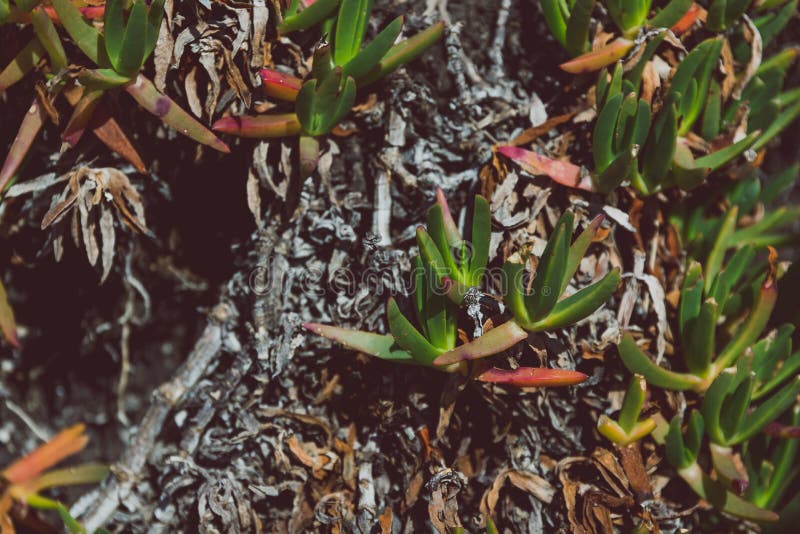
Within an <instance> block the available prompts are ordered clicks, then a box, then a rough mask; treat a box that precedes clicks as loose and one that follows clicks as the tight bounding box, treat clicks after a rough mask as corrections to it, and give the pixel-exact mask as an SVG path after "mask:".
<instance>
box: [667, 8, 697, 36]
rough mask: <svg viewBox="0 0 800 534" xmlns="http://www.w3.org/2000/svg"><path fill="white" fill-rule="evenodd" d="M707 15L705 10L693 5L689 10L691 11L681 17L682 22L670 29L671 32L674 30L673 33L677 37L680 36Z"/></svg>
mask: <svg viewBox="0 0 800 534" xmlns="http://www.w3.org/2000/svg"><path fill="white" fill-rule="evenodd" d="M705 13H706V10H705V9H703V8H702V7H701V6H699V5H698V4H697V3H693V4H692V7H690V8H689V11H687V12H686V14H685V15H684V16H683V17H681V20H679V21H678V22H676V23H675V24H674V25H673V26H672V28H670V30H672V33H674V34H675V35H680V34H682V33H683V32H685V31H686V30H688V29H689V28H691V27H692V26H694V23H695V22H697V20H698V19H699V18H700V17H701V16H705Z"/></svg>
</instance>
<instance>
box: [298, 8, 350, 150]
mask: <svg viewBox="0 0 800 534" xmlns="http://www.w3.org/2000/svg"><path fill="white" fill-rule="evenodd" d="M314 5H316V4H314ZM341 84H342V69H341V67H336V68H335V69H334V70H333V71H332V72H331V74H330V75H329V76H327V77H326V78H325V79H324V80H322V81H319V80H317V79H311V80H308V81H307V82H305V83H304V84H303V87H302V88H301V89H300V92H299V93H298V94H297V116H298V118H299V120H300V124H301V125H302V126H303V130H304V132H305V133H306V134H307V135H310V136H312V137H314V136H318V135H324V134H326V133H328V132H329V131H330V130H331V129H333V127H334V126H336V125H337V124H338V123H339V122H340V121H341V120H342V119H343V118H344V116H345V115H346V114H347V113H348V112H349V111H350V109H351V108H352V107H353V103H354V102H355V98H356V84H355V81H354V80H353V78H351V77H348V78H347V79H346V80H344V86H343V87H341Z"/></svg>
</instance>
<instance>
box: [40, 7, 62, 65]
mask: <svg viewBox="0 0 800 534" xmlns="http://www.w3.org/2000/svg"><path fill="white" fill-rule="evenodd" d="M31 24H32V26H33V31H34V32H35V33H36V38H37V39H39V42H40V43H42V46H43V47H44V49H45V50H47V55H48V56H49V57H50V66H51V67H53V70H54V71H57V70H61V69H63V68H65V67H66V66H67V54H66V52H64V47H63V46H62V45H61V39H60V38H59V37H58V32H57V31H56V27H55V25H53V21H52V20H50V17H49V16H48V15H47V12H46V11H45V10H44V9H34V10H33V11H31Z"/></svg>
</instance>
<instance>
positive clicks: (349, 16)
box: [333, 0, 373, 65]
mask: <svg viewBox="0 0 800 534" xmlns="http://www.w3.org/2000/svg"><path fill="white" fill-rule="evenodd" d="M372 4H373V0H341V3H340V4H339V16H338V17H337V19H336V34H335V37H334V41H333V60H334V62H335V63H336V64H337V65H346V64H347V63H348V62H349V61H350V60H352V59H353V58H355V57H356V56H357V55H358V53H359V51H360V50H361V43H362V42H363V41H364V35H365V34H366V32H367V24H368V23H369V17H370V15H371V14H372Z"/></svg>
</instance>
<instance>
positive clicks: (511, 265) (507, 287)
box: [502, 261, 532, 328]
mask: <svg viewBox="0 0 800 534" xmlns="http://www.w3.org/2000/svg"><path fill="white" fill-rule="evenodd" d="M502 282H503V283H502V292H503V302H504V303H505V305H506V306H507V307H508V309H509V310H510V311H511V314H512V315H513V316H514V318H515V319H516V320H517V322H518V323H519V324H521V325H522V326H523V327H525V328H528V327H529V326H530V325H531V324H532V321H531V318H530V314H529V313H528V307H527V305H526V303H525V299H526V291H525V265H524V264H522V263H517V262H513V261H506V262H505V263H503V279H502Z"/></svg>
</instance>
